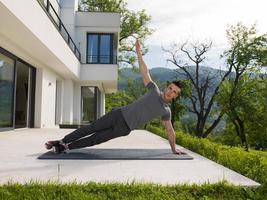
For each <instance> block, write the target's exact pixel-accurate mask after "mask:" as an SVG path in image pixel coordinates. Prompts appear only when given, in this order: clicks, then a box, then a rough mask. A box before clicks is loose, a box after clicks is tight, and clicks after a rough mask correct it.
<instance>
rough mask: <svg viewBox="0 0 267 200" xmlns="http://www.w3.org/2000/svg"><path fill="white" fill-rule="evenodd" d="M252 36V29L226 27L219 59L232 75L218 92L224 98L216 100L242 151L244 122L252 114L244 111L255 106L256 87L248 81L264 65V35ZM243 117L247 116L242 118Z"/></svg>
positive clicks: (245, 144) (246, 143)
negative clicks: (225, 46) (226, 46)
mask: <svg viewBox="0 0 267 200" xmlns="http://www.w3.org/2000/svg"><path fill="white" fill-rule="evenodd" d="M256 33H257V31H256V28H255V25H254V26H252V27H251V28H247V27H246V26H244V25H242V24H241V23H238V24H237V25H236V26H230V27H229V29H228V30H227V37H228V40H229V42H230V49H228V50H226V51H225V52H224V55H223V56H224V57H225V58H226V60H227V64H228V66H231V67H233V70H234V73H233V74H232V75H231V76H229V78H228V82H227V83H226V85H225V86H224V87H223V88H222V92H224V94H223V95H220V96H221V98H218V101H219V102H220V105H221V107H222V110H223V111H224V112H225V113H226V114H227V117H228V119H229V120H230V121H231V122H232V123H233V125H234V127H235V131H236V133H237V135H238V136H239V137H240V139H241V143H242V145H243V146H244V147H245V149H246V150H248V141H247V137H246V126H245V125H246V119H247V117H248V118H249V117H250V116H252V114H253V113H251V110H248V109H247V108H251V109H252V108H256V107H255V106H254V107H253V101H254V102H258V101H257V99H255V95H256V94H257V93H256V88H257V87H256V84H255V83H254V82H253V81H252V80H250V78H248V77H249V76H251V75H253V73H256V72H257V71H258V70H260V69H261V68H262V66H263V65H264V63H265V61H266V46H267V35H266V34H264V35H260V36H257V35H256ZM251 84H252V85H251ZM251 93H252V94H253V95H252V96H251ZM258 96H259V95H258ZM265 100H266V99H265ZM252 110H253V109H252ZM254 112H256V110H255V109H254ZM247 113H250V115H249V116H246V115H247Z"/></svg>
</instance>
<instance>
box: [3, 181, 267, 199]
mask: <svg viewBox="0 0 267 200" xmlns="http://www.w3.org/2000/svg"><path fill="white" fill-rule="evenodd" d="M265 192H266V190H264V188H258V189H253V188H246V187H239V186H233V185H230V184H229V183H227V182H219V183H217V184H208V183H206V184H202V185H196V184H193V185H187V184H182V185H173V186H171V185H168V186H163V185H156V184H141V183H126V184H120V183H94V182H88V183H84V184H78V183H67V184H60V183H38V182H30V183H26V184H24V185H23V184H18V183H8V184H4V185H1V186H0V199H5V200H24V199H27V200H48V199H51V200H63V199H64V200H73V199H75V200H81V199H97V200H105V199H108V200H109V199H123V200H127V199H129V200H132V199H138V200H146V199H154V200H162V199H166V200H168V199H170V200H174V199H177V200H189V199H190V200H214V199H216V200H235V199H246V200H252V199H253V200H265V199H266V198H265V197H266V196H265V197H264V195H265V194H266V193H265Z"/></svg>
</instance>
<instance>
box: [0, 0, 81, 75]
mask: <svg viewBox="0 0 267 200" xmlns="http://www.w3.org/2000/svg"><path fill="white" fill-rule="evenodd" d="M0 19H1V20H0V27H1V29H0V46H1V47H2V48H4V49H6V50H7V51H9V52H12V53H13V54H14V55H16V56H17V57H19V58H21V59H23V60H24V61H26V62H27V63H29V64H31V65H32V66H34V67H36V68H50V69H51V70H53V71H54V72H56V73H58V74H60V75H61V76H62V77H63V78H66V79H78V78H79V76H80V64H81V63H80V61H79V59H78V58H77V57H79V55H80V54H79V53H78V52H79V51H77V48H76V54H74V53H73V51H72V50H71V47H70V46H69V45H68V43H67V42H66V41H65V40H64V38H63V37H62V35H61V34H60V33H59V31H58V29H57V28H56V26H55V24H54V23H53V22H51V18H50V17H48V15H47V13H46V12H44V9H43V6H40V3H39V2H38V1H36V0H35V1H17V2H16V3H14V2H13V1H10V0H1V1H0ZM62 27H63V26H62ZM69 41H70V44H72V42H71V39H69ZM72 49H73V50H74V52H75V48H72Z"/></svg>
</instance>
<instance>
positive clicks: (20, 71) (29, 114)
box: [0, 48, 36, 131]
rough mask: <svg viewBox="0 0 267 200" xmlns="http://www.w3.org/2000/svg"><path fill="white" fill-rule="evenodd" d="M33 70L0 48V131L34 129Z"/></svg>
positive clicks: (34, 72)
mask: <svg viewBox="0 0 267 200" xmlns="http://www.w3.org/2000/svg"><path fill="white" fill-rule="evenodd" d="M35 74H36V71H35V68H33V67H32V66H30V65H29V64H27V63H25V62H24V61H22V60H21V59H19V58H17V57H16V56H15V55H13V54H11V53H10V52H8V51H6V50H4V49H2V48H0V131H3V130H6V129H14V128H23V127H34V103H35V99H34V96H35V77H36V75H35Z"/></svg>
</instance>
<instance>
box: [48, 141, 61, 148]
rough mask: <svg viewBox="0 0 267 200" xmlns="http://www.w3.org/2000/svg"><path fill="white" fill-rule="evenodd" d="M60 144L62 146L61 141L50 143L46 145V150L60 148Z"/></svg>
mask: <svg viewBox="0 0 267 200" xmlns="http://www.w3.org/2000/svg"><path fill="white" fill-rule="evenodd" d="M59 144H60V142H59V140H54V141H48V142H46V143H45V148H46V149H48V150H49V149H52V148H53V147H55V146H58V145H59Z"/></svg>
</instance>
